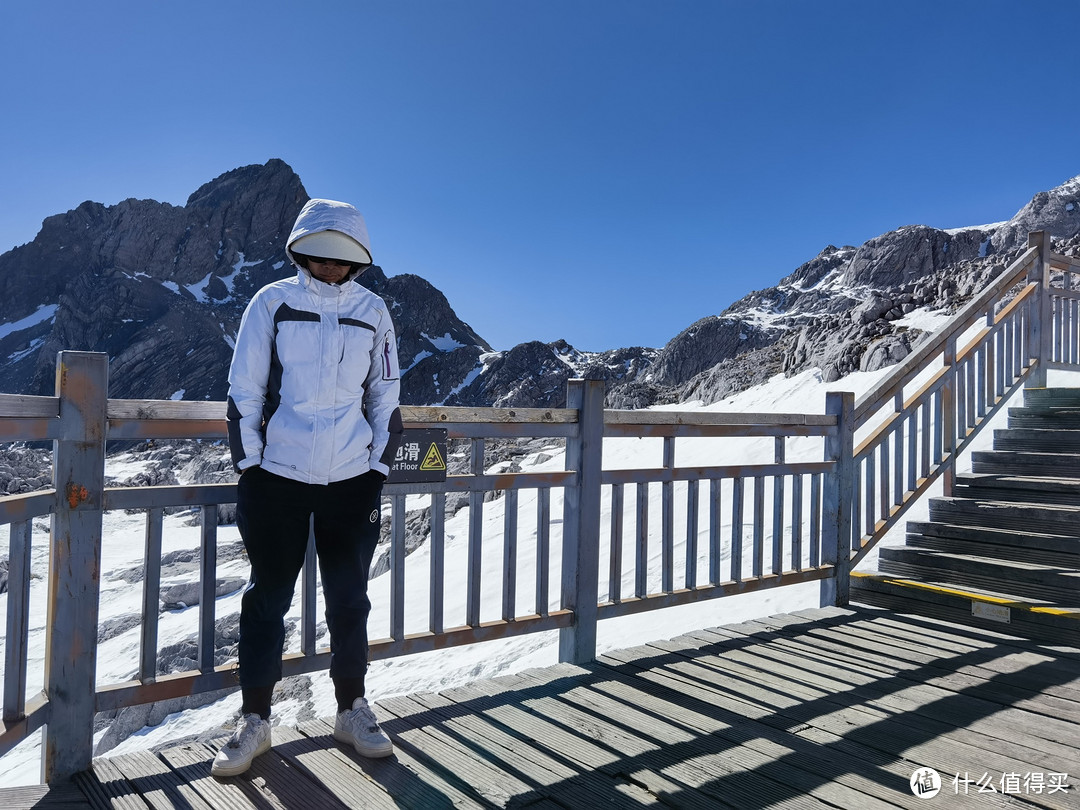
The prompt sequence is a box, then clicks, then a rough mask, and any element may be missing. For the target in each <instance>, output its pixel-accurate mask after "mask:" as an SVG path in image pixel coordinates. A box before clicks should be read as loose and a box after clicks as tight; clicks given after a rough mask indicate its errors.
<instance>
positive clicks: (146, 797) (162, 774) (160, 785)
mask: <svg viewBox="0 0 1080 810" xmlns="http://www.w3.org/2000/svg"><path fill="white" fill-rule="evenodd" d="M108 762H110V763H112V765H113V766H115V768H116V769H117V770H118V771H119V772H120V773H121V774H123V776H124V778H125V779H126V780H127V782H128V784H130V785H131V787H132V788H133V789H134V792H135V793H136V794H138V795H139V796H140V797H141V798H142V799H143V801H145V802H146V804H148V805H149V806H150V807H151V808H153V809H154V810H175V808H177V807H182V808H185V810H217V808H214V807H213V806H212V805H210V804H208V803H207V802H206V801H205V800H204V799H203V798H202V797H201V796H200V795H199V793H198V792H197V791H196V790H195V789H194V788H193V787H192V786H191V785H189V784H188V783H186V782H185V781H184V780H183V779H182V778H181V777H180V776H179V775H178V774H177V773H176V772H175V771H173V770H171V769H170V768H169V767H168V766H167V765H165V763H164V762H162V761H161V760H160V759H158V758H157V757H156V756H154V755H153V754H151V753H150V752H149V751H135V752H132V753H130V754H122V755H120V756H117V757H112V758H111V759H109V760H108ZM96 765H97V761H95V770H96Z"/></svg>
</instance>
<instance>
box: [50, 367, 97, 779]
mask: <svg viewBox="0 0 1080 810" xmlns="http://www.w3.org/2000/svg"><path fill="white" fill-rule="evenodd" d="M108 387H109V362H108V357H107V356H106V355H104V354H100V353H94V352H60V354H59V355H58V356H57V361H56V393H57V396H58V397H59V398H60V438H59V439H57V440H56V441H55V442H54V443H53V485H54V487H55V488H56V506H55V508H54V510H53V516H52V532H51V537H50V540H49V592H48V594H49V595H48V616H47V619H46V625H45V626H46V633H45V690H46V694H47V695H48V699H49V719H48V723H47V726H46V729H45V746H44V751H43V755H42V777H43V780H44V781H45V782H47V783H50V784H52V783H55V782H59V781H62V780H64V779H66V778H68V777H70V776H71V775H72V774H74V773H77V772H79V771H83V770H86V769H87V768H89V767H90V761H91V759H92V758H93V750H94V707H95V676H96V669H97V630H98V597H99V589H100V575H101V515H102V503H103V494H102V493H103V490H104V485H105V406H106V399H107V396H108Z"/></svg>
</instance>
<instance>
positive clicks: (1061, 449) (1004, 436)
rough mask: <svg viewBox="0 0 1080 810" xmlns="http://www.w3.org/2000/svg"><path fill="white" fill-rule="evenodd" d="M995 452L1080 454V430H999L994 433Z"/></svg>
mask: <svg viewBox="0 0 1080 810" xmlns="http://www.w3.org/2000/svg"><path fill="white" fill-rule="evenodd" d="M994 450H1021V451H1027V452H1032V451H1034V452H1040V451H1041V452H1046V453H1080V430H1062V429H1054V430H1041V429H1036V428H1008V429H1005V430H1001V429H998V430H995V431H994Z"/></svg>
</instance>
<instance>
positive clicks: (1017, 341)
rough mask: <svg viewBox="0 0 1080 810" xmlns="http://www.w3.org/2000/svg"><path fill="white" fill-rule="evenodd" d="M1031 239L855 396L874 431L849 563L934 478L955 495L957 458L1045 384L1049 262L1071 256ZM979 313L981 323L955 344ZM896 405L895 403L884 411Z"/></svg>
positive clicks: (862, 461) (1044, 239) (861, 445)
mask: <svg viewBox="0 0 1080 810" xmlns="http://www.w3.org/2000/svg"><path fill="white" fill-rule="evenodd" d="M1028 245H1029V246H1028V248H1027V249H1026V250H1024V251H1023V252H1022V253H1020V255H1019V256H1018V257H1017V258H1016V259H1015V260H1014V261H1013V262H1012V263H1011V264H1010V265H1009V266H1008V267H1006V269H1005V270H1003V271H1002V272H1001V273H1000V274H998V276H997V277H996V278H995V279H993V280H992V281H991V282H990V283H989V284H988V285H987V286H986V287H984V288H983V289H982V291H981V292H979V293H978V294H977V295H976V296H974V297H973V298H972V299H971V300H970V301H969V302H968V303H967V304H965V305H964V306H963V307H962V308H961V309H960V310H959V311H958V312H956V314H954V315H953V316H952V317H951V318H950V319H949V320H948V321H947V322H946V323H945V325H944V326H943V327H941V328H940V329H939V330H937V331H936V332H935V333H934V334H933V335H931V336H930V337H929V338H928V339H927V340H925V341H924V342H923V343H922V344H920V345H919V346H918V347H917V348H916V349H915V351H913V352H912V353H911V354H910V355H908V357H907V358H905V360H904V361H903V362H901V363H900V364H898V365H897V366H896V368H895V369H893V371H892V372H890V373H889V374H888V375H887V376H886V377H885V378H884V379H882V380H881V381H880V382H879V383H878V384H877V385H876V386H875V387H874V388H873V389H871V390H870V391H869V392H867V393H866V394H865V395H863V396H862V397H861V398H860V399H859V400H858V401H857V402H856V404H855V410H854V422H855V429H856V430H857V431H858V430H859V429H860V428H861V429H863V430H864V431H868V432H867V434H866V436H865V438H863V439H862V440H861V441H859V442H858V443H857V446H856V448H855V459H854V464H855V480H854V487H853V494H852V498H851V500H850V508H851V510H852V520H851V526H852V532H851V555H852V556H851V566H852V568H854V567H855V566H856V565H858V563H859V561H861V560H862V558H863V557H865V556H866V554H867V553H868V552H869V551H870V550H871V549H872V548H873V547H874V546H875V545H876V544H877V543H878V542H879V541H880V540H881V539H882V538H883V537H884V536H885V535H886V534H887V533H888V532H889V531H890V530H892V529H893V528H894V527H895V526H896V525H897V524H898V523H899V522H900V519H901V518H902V517H903V515H904V514H905V513H906V512H907V510H908V509H909V508H910V507H911V506H912V505H913V504H914V503H915V502H916V501H917V500H918V499H919V498H921V497H922V496H923V495H924V494H925V493H926V492H927V490H928V489H929V487H930V485H931V484H933V483H935V482H936V481H937V480H939V479H943V490H944V494H945V495H951V494H952V483H953V479H954V477H955V460H956V458H957V456H958V455H959V453H960V452H961V451H963V450H964V449H965V448H966V447H967V446H968V445H969V443H970V441H971V440H972V439H974V437H975V435H976V434H977V433H978V432H979V431H980V430H981V429H982V427H983V426H984V425H985V424H986V423H987V422H988V421H989V419H990V417H992V416H993V415H994V414H995V413H996V412H997V411H998V410H999V409H1000V408H1001V407H1002V406H1003V405H1004V403H1005V401H1006V400H1008V398H1009V397H1010V396H1011V395H1012V394H1013V393H1014V392H1015V391H1016V390H1017V389H1018V388H1019V387H1020V386H1021V385H1026V384H1032V382H1033V381H1036V382H1037V381H1038V380H1040V379H1041V380H1042V382H1041V383H1038V384H1043V385H1044V384H1045V368H1046V366H1047V365H1048V361H1049V360H1050V359H1051V358H1050V354H1051V350H1048V349H1047V345H1048V341H1047V340H1046V339H1044V334H1045V335H1047V336H1051V335H1052V333H1053V327H1052V325H1051V324H1050V323H1049V319H1050V318H1052V315H1051V312H1050V306H1049V303H1048V302H1049V300H1050V288H1049V283H1048V282H1049V269H1048V268H1049V267H1050V266H1051V262H1052V261H1054V260H1055V259H1056V260H1058V262H1057V263H1060V261H1061V260H1062V259H1066V257H1060V256H1055V255H1054V254H1052V253H1051V251H1050V249H1049V238H1048V235H1046V234H1044V233H1042V232H1035V233H1032V234H1030V235H1029V239H1028ZM1076 266H1077V267H1080V265H1076ZM1021 285H1022V286H1021ZM1018 287H1019V289H1017V288H1018ZM1010 293H1013V294H1012V295H1010ZM1010 299H1011V300H1010ZM980 320H985V326H984V328H983V329H981V330H979V332H978V333H977V334H976V335H975V336H974V337H972V338H971V339H970V340H969V341H968V342H967V343H966V344H965V345H963V346H962V347H960V348H959V350H958V346H957V343H958V341H959V340H960V339H962V338H963V336H964V335H965V334H966V333H967V332H968V331H969V330H970V329H971V328H972V327H974V326H976V325H977V324H978V323H979V321H980ZM1044 321H1047V322H1046V323H1044ZM936 358H940V364H941V365H940V368H938V369H937V370H936V371H935V372H933V373H932V374H931V375H930V379H929V380H926V381H924V382H923V383H922V385H921V386H920V387H919V389H918V390H917V391H915V392H914V393H912V394H910V395H906V394H905V387H906V386H908V385H909V384H911V383H913V382H915V381H916V380H919V379H922V378H923V377H924V376H926V375H927V373H928V372H930V371H931V370H932V364H933V363H934V362H935V359H936ZM995 358H996V360H995ZM890 405H892V407H893V411H892V412H891V413H889V414H885V415H883V411H884V410H885V409H886V408H888V407H890ZM879 417H880V418H881V421H880V423H879V424H876V425H873V424H872V423H873V420H874V419H875V418H879ZM931 434H932V437H931ZM890 441H892V442H893V444H892V447H890ZM904 443H906V445H907V446H906V448H905V447H904V446H903V445H904ZM917 456H919V457H917ZM875 462H876V463H875ZM864 487H865V490H864Z"/></svg>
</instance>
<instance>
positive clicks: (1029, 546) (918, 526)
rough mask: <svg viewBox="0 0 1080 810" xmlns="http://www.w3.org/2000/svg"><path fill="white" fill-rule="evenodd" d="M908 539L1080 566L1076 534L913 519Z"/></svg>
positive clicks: (944, 547) (958, 549)
mask: <svg viewBox="0 0 1080 810" xmlns="http://www.w3.org/2000/svg"><path fill="white" fill-rule="evenodd" d="M906 542H907V545H908V546H912V547H915V548H927V549H931V550H933V551H945V552H949V553H951V554H965V555H975V556H981V557H988V558H991V559H995V560H1018V561H1020V562H1031V563H1037V564H1039V565H1049V566H1056V567H1059V568H1075V569H1078V570H1080V538H1076V537H1064V536H1061V535H1047V534H1032V533H1031V532H1019V531H1013V532H1010V531H1008V530H1006V529H991V528H986V527H978V526H954V525H950V524H947V523H921V522H915V521H911V522H909V523H908V526H907V541H906Z"/></svg>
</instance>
